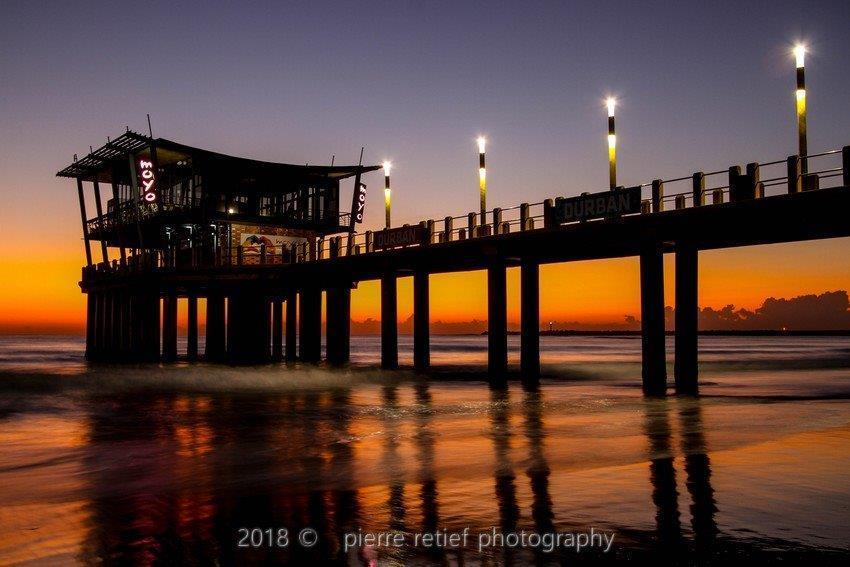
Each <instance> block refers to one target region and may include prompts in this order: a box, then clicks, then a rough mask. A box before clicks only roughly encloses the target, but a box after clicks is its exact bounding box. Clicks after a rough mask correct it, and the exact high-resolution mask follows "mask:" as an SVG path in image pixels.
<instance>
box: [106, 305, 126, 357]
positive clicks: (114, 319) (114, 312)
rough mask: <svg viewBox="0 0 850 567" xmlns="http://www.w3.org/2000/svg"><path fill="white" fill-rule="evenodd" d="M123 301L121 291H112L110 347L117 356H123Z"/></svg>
mask: <svg viewBox="0 0 850 567" xmlns="http://www.w3.org/2000/svg"><path fill="white" fill-rule="evenodd" d="M122 301H123V294H122V293H121V292H118V291H115V292H113V293H112V301H111V304H112V305H111V308H110V310H109V315H110V319H111V321H110V324H109V326H110V333H109V335H110V339H109V344H110V349H111V351H112V353H113V356H114V357H116V358H119V359H120V358H121V356H120V354H121V333H122V330H123V329H122V324H121V303H122Z"/></svg>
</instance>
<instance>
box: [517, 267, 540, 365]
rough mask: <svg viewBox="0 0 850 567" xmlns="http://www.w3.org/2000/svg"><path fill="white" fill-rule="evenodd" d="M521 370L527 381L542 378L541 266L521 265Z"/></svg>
mask: <svg viewBox="0 0 850 567" xmlns="http://www.w3.org/2000/svg"><path fill="white" fill-rule="evenodd" d="M520 294H521V295H520V319H521V321H520V327H521V329H520V345H521V346H520V370H521V373H522V378H523V380H525V381H536V380H537V379H538V378H539V377H540V266H539V265H538V264H537V262H535V261H533V260H525V259H524V260H522V263H521V265H520Z"/></svg>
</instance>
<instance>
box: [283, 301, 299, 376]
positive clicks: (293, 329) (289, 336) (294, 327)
mask: <svg viewBox="0 0 850 567" xmlns="http://www.w3.org/2000/svg"><path fill="white" fill-rule="evenodd" d="M297 300H298V294H297V293H296V292H295V290H291V291H289V292H287V294H286V360H289V361H292V360H295V359H296V357H297V356H298V355H297V350H296V347H297V346H298V339H297V336H298V306H297V303H296V302H297Z"/></svg>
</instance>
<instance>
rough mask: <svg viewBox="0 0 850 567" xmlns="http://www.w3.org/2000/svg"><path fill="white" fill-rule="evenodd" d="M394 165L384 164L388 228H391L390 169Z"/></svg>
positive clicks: (385, 207)
mask: <svg viewBox="0 0 850 567" xmlns="http://www.w3.org/2000/svg"><path fill="white" fill-rule="evenodd" d="M392 166H393V164H392V163H390V162H388V161H385V162H384V209H385V210H386V214H387V228H390V169H392Z"/></svg>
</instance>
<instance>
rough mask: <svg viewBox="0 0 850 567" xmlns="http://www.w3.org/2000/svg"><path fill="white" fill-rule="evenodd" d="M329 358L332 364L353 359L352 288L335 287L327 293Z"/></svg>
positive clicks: (347, 286) (343, 362)
mask: <svg viewBox="0 0 850 567" xmlns="http://www.w3.org/2000/svg"><path fill="white" fill-rule="evenodd" d="M326 311H327V332H326V336H327V356H328V362H330V363H331V364H345V363H346V362H348V361H349V359H350V357H351V287H350V285H346V286H334V287H330V288H328V292H327V310H326Z"/></svg>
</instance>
